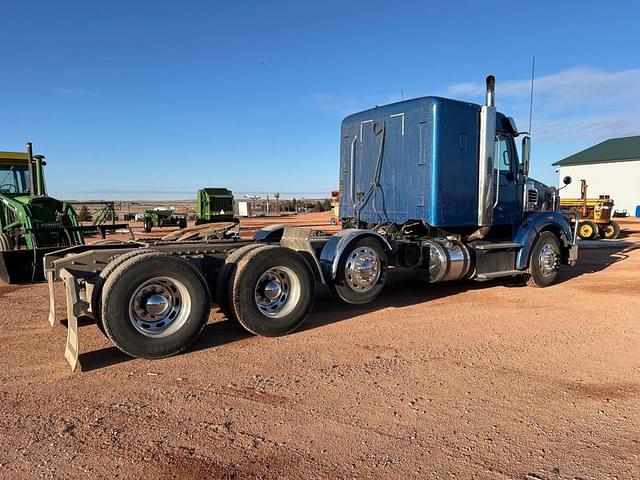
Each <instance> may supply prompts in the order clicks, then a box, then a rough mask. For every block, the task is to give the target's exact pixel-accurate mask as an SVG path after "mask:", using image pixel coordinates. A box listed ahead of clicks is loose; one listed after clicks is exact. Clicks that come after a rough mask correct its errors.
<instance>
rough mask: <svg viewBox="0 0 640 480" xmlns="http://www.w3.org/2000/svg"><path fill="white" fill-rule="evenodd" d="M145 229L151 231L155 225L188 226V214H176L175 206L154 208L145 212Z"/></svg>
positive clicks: (181, 227)
mask: <svg viewBox="0 0 640 480" xmlns="http://www.w3.org/2000/svg"><path fill="white" fill-rule="evenodd" d="M143 221H144V231H145V232H147V233H151V229H152V228H153V227H178V228H180V229H183V228H187V217H186V215H176V213H175V210H174V209H173V208H160V207H158V208H154V209H153V210H147V211H145V212H144V217H143Z"/></svg>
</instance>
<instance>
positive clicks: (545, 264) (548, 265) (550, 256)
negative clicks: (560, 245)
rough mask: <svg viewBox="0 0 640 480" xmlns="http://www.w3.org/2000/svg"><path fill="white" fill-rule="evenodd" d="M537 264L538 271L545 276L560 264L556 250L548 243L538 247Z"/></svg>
mask: <svg viewBox="0 0 640 480" xmlns="http://www.w3.org/2000/svg"><path fill="white" fill-rule="evenodd" d="M538 266H539V267H540V272H541V273H542V274H543V275H545V276H548V275H551V274H552V273H554V272H555V271H557V270H558V267H559V266H560V256H559V255H558V252H556V251H555V249H554V248H553V247H552V246H551V245H549V244H548V243H547V244H545V245H544V246H543V247H542V248H541V249H540V255H539V256H538Z"/></svg>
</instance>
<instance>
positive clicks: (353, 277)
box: [344, 247, 381, 292]
mask: <svg viewBox="0 0 640 480" xmlns="http://www.w3.org/2000/svg"><path fill="white" fill-rule="evenodd" d="M380 271H381V269H380V259H379V258H378V254H377V253H376V252H375V250H373V249H372V248H369V247H358V248H356V249H355V250H353V251H352V252H351V253H350V254H349V257H348V258H347V262H346V263H345V266H344V277H345V279H346V281H347V283H348V284H349V286H351V288H352V289H353V290H356V291H358V292H367V291H369V290H371V289H372V288H373V287H375V286H376V284H377V283H378V280H379V279H380Z"/></svg>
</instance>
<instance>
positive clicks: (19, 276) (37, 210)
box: [0, 143, 127, 283]
mask: <svg viewBox="0 0 640 480" xmlns="http://www.w3.org/2000/svg"><path fill="white" fill-rule="evenodd" d="M45 164H46V162H45V160H44V156H43V155H33V149H32V145H31V143H28V144H27V152H26V153H25V152H0V281H3V282H5V283H27V282H34V281H40V280H44V277H43V271H42V258H43V257H44V255H45V254H47V253H50V252H53V251H56V250H59V249H61V248H64V247H70V246H75V245H83V244H84V243H85V241H84V234H85V233H99V234H100V235H101V236H102V238H104V236H105V234H106V231H113V230H117V229H119V228H124V227H127V225H125V224H110V225H97V226H95V225H89V226H83V225H80V222H79V220H78V215H77V214H76V211H75V210H74V209H73V206H72V205H71V204H69V203H67V202H63V201H61V200H57V199H55V198H52V197H50V196H48V195H47V188H46V183H45V179H44V166H45Z"/></svg>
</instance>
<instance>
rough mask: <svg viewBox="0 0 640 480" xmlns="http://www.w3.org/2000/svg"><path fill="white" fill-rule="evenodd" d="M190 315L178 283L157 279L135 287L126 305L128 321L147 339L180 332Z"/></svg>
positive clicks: (186, 293)
mask: <svg viewBox="0 0 640 480" xmlns="http://www.w3.org/2000/svg"><path fill="white" fill-rule="evenodd" d="M190 312H191V296H190V295H189V291H188V290H187V289H186V287H185V286H184V285H183V284H182V282H180V281H178V280H176V279H172V278H168V277H157V278H153V279H150V280H147V281H145V282H143V283H142V284H141V285H139V286H138V287H137V288H136V289H135V291H134V292H133V295H132V296H131V300H130V302H129V320H130V321H131V324H132V325H133V327H134V328H135V329H136V330H137V331H138V332H140V333H141V334H143V335H145V336H147V337H165V336H167V335H171V334H172V333H174V332H176V331H177V330H178V329H180V328H181V327H182V326H183V325H184V324H185V322H186V321H187V318H188V317H189V315H190Z"/></svg>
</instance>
